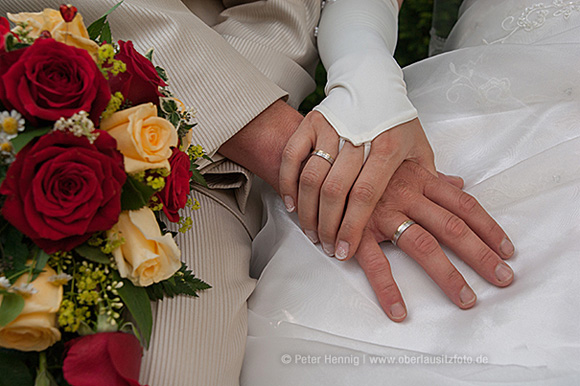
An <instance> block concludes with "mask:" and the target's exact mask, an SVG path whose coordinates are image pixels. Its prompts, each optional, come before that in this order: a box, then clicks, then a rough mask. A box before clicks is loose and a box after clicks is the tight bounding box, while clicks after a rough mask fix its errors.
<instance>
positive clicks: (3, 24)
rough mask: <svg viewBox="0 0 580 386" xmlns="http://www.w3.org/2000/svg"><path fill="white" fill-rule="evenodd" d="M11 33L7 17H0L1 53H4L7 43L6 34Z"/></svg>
mask: <svg viewBox="0 0 580 386" xmlns="http://www.w3.org/2000/svg"><path fill="white" fill-rule="evenodd" d="M9 33H11V32H10V24H9V23H8V20H7V19H6V18H5V17H0V51H4V42H5V41H6V34H9Z"/></svg>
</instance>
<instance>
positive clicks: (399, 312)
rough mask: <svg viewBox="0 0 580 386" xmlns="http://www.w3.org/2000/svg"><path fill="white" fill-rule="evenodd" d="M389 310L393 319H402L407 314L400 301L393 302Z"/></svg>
mask: <svg viewBox="0 0 580 386" xmlns="http://www.w3.org/2000/svg"><path fill="white" fill-rule="evenodd" d="M389 311H390V312H391V316H392V317H393V319H403V318H404V317H405V315H407V311H406V310H405V307H404V306H403V303H401V302H398V303H395V304H393V305H392V306H391V308H390V309H389Z"/></svg>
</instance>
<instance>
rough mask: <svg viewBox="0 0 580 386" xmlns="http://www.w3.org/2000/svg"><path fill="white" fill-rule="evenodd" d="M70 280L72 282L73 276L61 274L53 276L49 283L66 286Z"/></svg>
mask: <svg viewBox="0 0 580 386" xmlns="http://www.w3.org/2000/svg"><path fill="white" fill-rule="evenodd" d="M70 280H72V276H71V275H69V274H68V273H64V272H63V273H59V274H58V275H52V276H51V277H49V278H48V281H49V282H50V283H52V284H54V285H65V284H66V283H68V282H69V281H70Z"/></svg>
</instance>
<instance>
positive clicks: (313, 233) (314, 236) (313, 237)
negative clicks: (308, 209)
mask: <svg viewBox="0 0 580 386" xmlns="http://www.w3.org/2000/svg"><path fill="white" fill-rule="evenodd" d="M304 233H305V234H306V237H308V238H309V239H310V241H312V243H313V244H316V243H317V242H318V233H316V231H307V230H305V231H304Z"/></svg>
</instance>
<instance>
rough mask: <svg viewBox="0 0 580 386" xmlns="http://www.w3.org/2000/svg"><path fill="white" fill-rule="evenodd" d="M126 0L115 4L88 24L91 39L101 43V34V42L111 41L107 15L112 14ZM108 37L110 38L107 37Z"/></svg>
mask: <svg viewBox="0 0 580 386" xmlns="http://www.w3.org/2000/svg"><path fill="white" fill-rule="evenodd" d="M123 1H124V0H121V1H119V2H118V3H117V4H115V5H114V6H113V7H112V8H111V9H109V10H108V11H107V12H105V14H104V15H103V16H101V17H100V18H98V19H97V20H95V21H94V22H92V23H91V25H90V26H88V28H87V31H88V33H89V38H90V39H91V40H94V41H96V42H97V43H99V41H98V40H99V39H98V38H99V36H100V37H101V39H100V42H103V41H106V42H107V43H111V40H112V39H111V29H110V26H109V23H108V22H107V16H109V15H110V14H111V12H113V11H114V10H115V9H117V8H118V7H119V6H120V5H121V4H123ZM105 37H108V38H109V39H108V40H107V39H105Z"/></svg>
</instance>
